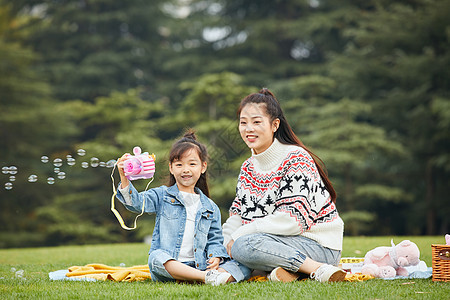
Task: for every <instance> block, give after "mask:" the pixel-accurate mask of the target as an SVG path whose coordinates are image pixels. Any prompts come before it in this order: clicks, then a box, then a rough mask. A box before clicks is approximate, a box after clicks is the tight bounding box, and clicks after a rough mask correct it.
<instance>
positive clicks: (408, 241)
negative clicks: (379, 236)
mask: <svg viewBox="0 0 450 300" xmlns="http://www.w3.org/2000/svg"><path fill="white" fill-rule="evenodd" d="M400 245H402V246H403V247H408V246H410V245H411V241H410V240H404V241H402V242H401V243H400Z"/></svg>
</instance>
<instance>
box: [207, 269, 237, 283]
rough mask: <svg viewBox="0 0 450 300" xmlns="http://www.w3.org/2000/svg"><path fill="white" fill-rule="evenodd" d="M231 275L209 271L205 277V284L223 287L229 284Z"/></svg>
mask: <svg viewBox="0 0 450 300" xmlns="http://www.w3.org/2000/svg"><path fill="white" fill-rule="evenodd" d="M230 277H231V274H230V273H228V272H219V271H217V270H209V271H208V273H206V275H205V283H206V284H211V285H213V286H217V285H222V284H225V283H227V281H228V279H230Z"/></svg>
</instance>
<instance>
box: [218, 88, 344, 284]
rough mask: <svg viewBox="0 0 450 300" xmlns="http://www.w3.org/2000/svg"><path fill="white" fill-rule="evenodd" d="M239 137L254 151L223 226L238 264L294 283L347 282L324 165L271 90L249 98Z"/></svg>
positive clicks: (333, 197)
mask: <svg viewBox="0 0 450 300" xmlns="http://www.w3.org/2000/svg"><path fill="white" fill-rule="evenodd" d="M238 116H239V132H240V134H241V137H242V139H243V140H244V142H245V143H246V144H247V146H248V147H249V148H250V149H251V151H252V156H251V157H250V158H249V159H247V160H246V161H245V162H244V163H243V164H242V167H241V172H240V174H239V179H238V184H237V188H236V198H235V200H234V202H233V203H232V205H231V208H230V217H229V219H228V220H227V221H226V223H225V224H224V225H223V233H224V237H225V243H224V245H226V246H227V251H228V253H229V254H230V256H232V257H233V258H234V259H235V260H237V261H238V262H240V263H242V264H244V265H246V266H248V267H249V268H252V269H257V270H263V271H267V272H271V273H270V275H269V279H270V280H273V281H284V282H289V281H293V280H297V279H298V278H299V277H300V276H301V273H306V274H308V275H310V276H311V277H312V278H314V279H316V280H317V281H320V282H326V281H342V280H344V278H345V274H346V273H345V272H344V271H342V270H341V269H339V268H337V267H336V266H335V265H337V264H338V262H339V259H340V255H341V250H342V239H343V231H344V223H343V222H342V220H341V218H340V217H339V214H338V212H337V209H336V205H335V201H336V192H335V191H334V189H333V186H332V185H331V182H330V180H329V179H328V177H327V175H326V173H325V171H324V169H323V168H322V166H321V160H320V159H319V158H318V157H317V156H315V155H314V154H313V153H312V152H311V151H309V150H308V149H307V148H306V147H305V146H304V145H303V143H302V142H300V140H299V139H298V138H297V136H296V135H295V134H294V132H293V131H292V129H291V127H290V126H289V124H288V122H287V121H286V118H285V117H284V114H283V111H282V110H281V107H280V104H279V102H278V100H277V99H276V98H275V96H274V95H273V94H272V93H271V92H270V91H269V90H268V89H262V90H261V91H260V92H259V93H255V94H250V95H248V96H247V97H245V98H244V99H243V100H242V101H241V104H240V107H239V110H238Z"/></svg>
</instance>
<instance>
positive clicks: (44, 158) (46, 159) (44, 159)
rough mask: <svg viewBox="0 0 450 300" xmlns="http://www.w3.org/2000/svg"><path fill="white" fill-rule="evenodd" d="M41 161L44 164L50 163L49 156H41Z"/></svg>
mask: <svg viewBox="0 0 450 300" xmlns="http://www.w3.org/2000/svg"><path fill="white" fill-rule="evenodd" d="M41 162H43V163H44V164H46V163H48V156H45V155H43V156H41Z"/></svg>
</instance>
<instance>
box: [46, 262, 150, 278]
mask: <svg viewBox="0 0 450 300" xmlns="http://www.w3.org/2000/svg"><path fill="white" fill-rule="evenodd" d="M49 277H50V279H52V280H62V279H68V280H87V281H92V280H102V281H106V280H112V281H126V282H131V281H142V280H146V279H151V276H150V270H149V269H148V265H138V266H132V267H112V266H107V265H104V264H88V265H85V266H72V267H70V268H69V269H67V270H59V271H55V272H51V273H50V274H49Z"/></svg>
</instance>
